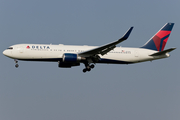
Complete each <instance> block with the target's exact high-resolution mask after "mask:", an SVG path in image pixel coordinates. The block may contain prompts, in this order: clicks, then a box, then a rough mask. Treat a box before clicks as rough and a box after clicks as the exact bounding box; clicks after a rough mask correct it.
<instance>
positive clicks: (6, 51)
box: [3, 50, 12, 57]
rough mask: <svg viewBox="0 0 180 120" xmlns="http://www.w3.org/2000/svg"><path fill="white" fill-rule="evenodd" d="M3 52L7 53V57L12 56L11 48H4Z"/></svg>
mask: <svg viewBox="0 0 180 120" xmlns="http://www.w3.org/2000/svg"><path fill="white" fill-rule="evenodd" d="M3 54H4V55H5V56H7V57H11V55H12V54H11V51H9V50H4V51H3Z"/></svg>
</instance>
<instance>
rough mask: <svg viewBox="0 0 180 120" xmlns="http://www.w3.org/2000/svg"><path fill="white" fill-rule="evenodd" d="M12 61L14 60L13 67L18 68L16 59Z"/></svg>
mask: <svg viewBox="0 0 180 120" xmlns="http://www.w3.org/2000/svg"><path fill="white" fill-rule="evenodd" d="M14 62H15V67H16V68H18V67H19V65H18V61H17V60H16V59H15V60H14Z"/></svg>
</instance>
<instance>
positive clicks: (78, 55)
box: [3, 23, 176, 73]
mask: <svg viewBox="0 0 180 120" xmlns="http://www.w3.org/2000/svg"><path fill="white" fill-rule="evenodd" d="M173 26H174V23H166V24H165V25H164V26H163V27H162V28H161V29H160V30H159V31H158V32H157V33H156V34H155V35H154V36H153V37H152V38H150V39H149V40H148V41H147V42H146V43H145V44H144V45H143V46H142V47H139V48H128V47H116V45H117V44H119V43H121V42H123V41H124V40H126V39H127V38H128V37H129V35H130V33H131V31H132V29H133V27H130V28H129V30H128V31H127V32H126V33H125V34H124V35H123V36H122V38H120V39H118V40H116V41H114V42H111V43H108V44H105V45H102V46H77V45H63V44H59V45H52V44H16V45H12V46H10V47H9V48H7V49H6V50H4V51H3V54H4V55H5V56H7V57H9V58H12V59H14V61H15V67H16V68H17V67H18V66H19V65H18V60H24V61H44V62H57V63H58V67H61V68H71V67H74V66H80V64H81V63H83V64H84V65H85V68H84V69H83V72H84V73H85V72H87V71H91V69H93V68H94V67H95V64H96V63H105V64H132V63H139V62H145V61H152V60H157V59H162V58H167V57H169V56H170V55H169V52H171V51H173V50H175V49H176V48H170V49H167V50H164V48H165V45H166V43H167V41H168V38H169V36H170V33H171V30H172V28H173Z"/></svg>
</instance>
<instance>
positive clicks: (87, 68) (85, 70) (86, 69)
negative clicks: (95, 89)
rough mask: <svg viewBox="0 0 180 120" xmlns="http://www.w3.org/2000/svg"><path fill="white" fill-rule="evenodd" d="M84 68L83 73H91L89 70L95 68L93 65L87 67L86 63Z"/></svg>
mask: <svg viewBox="0 0 180 120" xmlns="http://www.w3.org/2000/svg"><path fill="white" fill-rule="evenodd" d="M85 67H86V68H84V69H83V72H84V73H85V72H87V71H88V72H89V71H91V69H93V68H94V67H95V66H94V64H91V65H89V64H88V63H85Z"/></svg>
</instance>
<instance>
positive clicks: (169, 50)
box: [149, 48, 176, 56]
mask: <svg viewBox="0 0 180 120" xmlns="http://www.w3.org/2000/svg"><path fill="white" fill-rule="evenodd" d="M175 49H176V48H170V49H167V50H164V51H160V52H156V53H154V54H152V55H149V56H159V55H165V54H166V53H169V52H171V51H173V50H175Z"/></svg>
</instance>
